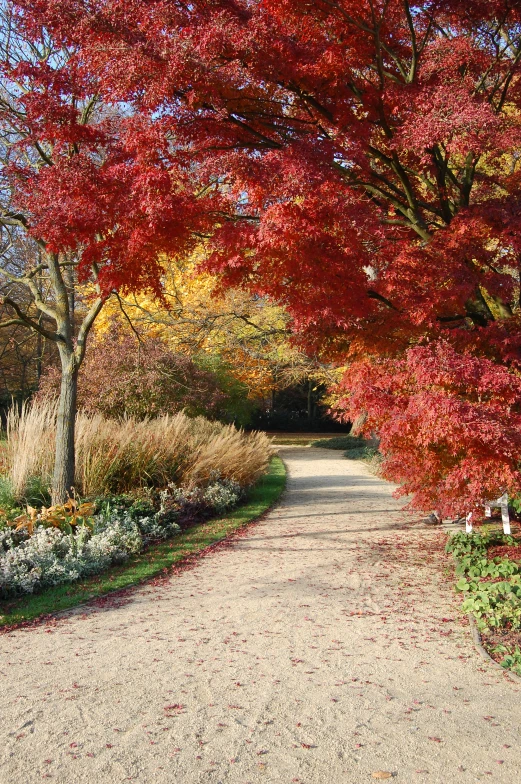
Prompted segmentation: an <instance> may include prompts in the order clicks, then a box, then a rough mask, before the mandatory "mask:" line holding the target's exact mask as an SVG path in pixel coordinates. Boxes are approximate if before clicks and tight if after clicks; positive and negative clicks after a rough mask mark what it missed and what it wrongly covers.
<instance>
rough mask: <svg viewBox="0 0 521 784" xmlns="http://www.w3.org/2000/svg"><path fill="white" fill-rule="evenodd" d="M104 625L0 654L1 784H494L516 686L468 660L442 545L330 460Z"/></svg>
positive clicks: (513, 774)
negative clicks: (227, 540) (249, 524)
mask: <svg viewBox="0 0 521 784" xmlns="http://www.w3.org/2000/svg"><path fill="white" fill-rule="evenodd" d="M283 456H284V458H285V459H286V461H287V464H288V468H289V471H290V480H289V485H288V491H287V493H286V495H285V497H284V501H283V503H282V504H281V505H280V506H279V507H278V508H277V509H275V510H274V511H273V512H271V513H270V514H269V515H268V517H267V518H266V519H265V520H264V521H263V522H262V523H260V524H259V525H257V526H254V527H253V528H251V529H250V531H249V532H248V534H247V535H246V536H245V537H244V538H242V539H239V540H237V542H236V543H235V544H234V545H233V546H232V547H230V548H228V549H223V550H221V551H217V552H215V553H213V554H210V555H208V556H207V557H205V558H204V559H203V560H201V561H200V562H199V563H198V564H197V566H196V567H195V568H194V569H193V570H191V571H187V572H184V573H182V574H181V575H178V576H174V577H172V578H171V579H169V580H168V581H166V582H163V584H159V585H149V586H147V587H145V588H143V589H140V590H138V591H136V592H134V593H132V594H131V596H130V599H129V600H128V601H127V602H126V603H122V604H121V605H120V606H119V607H114V606H110V605H109V606H107V607H106V608H105V609H103V608H96V609H93V610H90V611H89V612H87V613H85V611H84V610H81V611H78V612H76V613H74V614H69V615H67V616H66V617H65V618H63V619H62V620H59V621H58V623H56V624H55V625H54V626H40V627H38V628H36V629H28V630H21V631H17V632H14V633H11V634H9V635H5V636H2V637H0V661H1V663H0V782H1V784H31V783H32V782H36V781H38V782H39V781H40V780H41V779H42V778H49V779H51V780H53V781H55V782H59V783H60V784H82V783H83V782H89V784H106V783H108V782H111V783H112V782H114V783H115V784H119V782H124V781H136V782H139V784H163V782H169V783H170V782H172V783H173V782H176V784H177V783H180V784H196V782H197V783H199V782H212V783H213V784H219V783H220V782H222V783H223V784H228V783H230V784H247V783H248V782H250V783H251V784H257V783H258V782H273V783H275V782H276V783H277V784H279V783H280V784H289V783H290V782H293V783H294V784H297V783H298V784H322V783H323V784H331V783H334V784H343V783H344V782H346V783H349V784H351V783H353V784H355V783H356V784H358V782H364V781H372V780H373V779H372V774H373V773H374V772H375V771H378V770H382V771H389V772H392V773H393V774H394V775H395V776H396V778H395V780H396V781H397V782H404V784H413V783H414V782H440V784H441V783H443V784H448V783H450V782H458V784H459V783H460V782H461V783H462V784H465V783H466V782H477V781H492V782H501V783H503V782H505V784H511V783H512V782H515V781H518V780H519V779H520V777H521V747H520V743H519V741H520V725H521V702H520V698H521V688H520V687H519V686H517V684H513V683H511V682H509V681H507V680H506V679H505V678H504V677H503V675H502V674H501V673H499V674H498V672H497V671H496V670H495V669H493V668H492V667H491V666H489V665H488V664H486V663H484V662H482V661H481V660H480V659H479V657H478V656H477V654H476V653H475V651H474V648H473V646H472V644H471V641H470V635H469V632H468V628H465V627H464V626H462V624H461V621H460V620H459V619H458V609H457V607H458V605H457V603H456V602H455V601H454V598H453V596H452V593H451V590H450V584H449V583H447V582H446V580H445V577H444V563H445V562H444V561H443V558H442V555H441V552H440V545H439V534H438V533H435V532H433V531H432V530H422V529H417V528H416V529H415V528H414V527H411V522H412V521H411V518H409V517H407V516H406V515H404V513H403V512H400V504H399V503H398V502H396V501H394V500H393V499H392V498H391V489H392V488H390V486H389V485H387V484H386V483H384V482H382V481H380V480H379V479H377V478H375V477H374V476H371V475H370V474H369V473H368V472H367V470H366V469H365V467H363V466H362V465H361V464H360V463H355V462H351V461H346V460H343V459H342V458H341V456H340V455H339V453H335V452H328V451H326V450H318V449H287V450H284V452H283Z"/></svg>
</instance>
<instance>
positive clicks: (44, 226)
mask: <svg viewBox="0 0 521 784" xmlns="http://www.w3.org/2000/svg"><path fill="white" fill-rule="evenodd" d="M0 52H1V54H0V68H1V77H0V79H1V82H0V159H1V160H0V167H1V168H0V177H1V180H0V182H1V188H0V198H1V205H0V228H1V232H2V246H1V252H2V265H1V270H0V277H1V279H2V300H1V304H2V307H3V313H4V316H5V318H4V319H3V320H2V322H1V324H0V326H2V327H4V328H6V329H11V328H13V327H15V326H16V327H27V328H28V329H30V330H32V331H33V332H34V333H35V334H37V335H40V336H42V337H43V338H45V339H46V340H47V341H50V342H52V343H54V344H55V345H56V347H57V349H58V352H59V356H60V360H61V392H60V401H59V410H58V422H57V438H56V463H55V473H54V480H53V500H54V501H55V502H58V501H63V500H64V499H65V498H66V497H67V495H68V494H69V493H70V492H71V488H72V486H73V479H74V423H75V411H76V396H77V377H78V370H79V367H80V365H81V363H82V362H83V359H84V356H85V350H86V344H87V338H88V335H89V332H90V330H91V328H92V325H93V323H94V321H95V319H96V318H97V316H98V314H99V313H100V311H101V309H102V307H103V304H104V302H105V301H106V299H107V298H108V297H109V296H110V295H111V294H112V293H113V292H114V291H117V290H124V291H133V290H141V289H146V290H151V291H155V292H156V293H158V292H159V277H160V274H161V265H160V262H159V256H160V254H161V253H164V252H167V251H171V250H172V249H173V248H175V250H176V251H183V250H184V251H186V252H187V253H188V252H190V250H191V249H192V247H193V244H194V242H195V234H196V233H198V232H199V233H200V232H201V231H205V230H207V225H208V216H207V214H203V208H202V199H200V198H198V195H197V194H196V193H195V191H194V183H193V178H192V175H191V172H190V167H189V165H187V164H186V162H185V161H183V160H182V159H180V157H179V156H177V154H176V146H175V142H174V140H173V139H172V138H171V137H167V135H166V134H165V133H164V132H163V129H162V128H161V123H160V122H159V121H158V122H156V123H155V124H153V123H152V122H150V120H147V117H146V116H145V115H144V114H139V113H137V112H135V111H133V110H132V108H131V107H130V106H129V105H128V104H124V103H121V102H118V101H116V100H113V99H111V98H110V97H108V96H106V95H105V94H104V90H103V84H102V82H101V80H100V79H99V78H98V77H97V76H96V75H95V74H94V73H93V72H92V71H85V69H83V68H82V67H81V65H82V64H81V61H80V57H79V54H78V50H77V48H75V47H74V45H73V44H72V43H71V44H69V43H67V42H66V41H65V40H64V39H63V37H60V36H59V35H54V34H53V33H52V31H51V30H50V27H49V25H46V24H45V20H43V21H42V20H39V19H37V18H36V17H35V16H34V15H32V14H31V13H29V12H27V9H26V8H25V5H24V4H23V3H16V2H12V3H11V2H6V3H3V4H2V6H1V38H0ZM21 246H24V247H25V252H24V253H20V247H21ZM21 292H23V294H22V293H21ZM7 314H8V315H7Z"/></svg>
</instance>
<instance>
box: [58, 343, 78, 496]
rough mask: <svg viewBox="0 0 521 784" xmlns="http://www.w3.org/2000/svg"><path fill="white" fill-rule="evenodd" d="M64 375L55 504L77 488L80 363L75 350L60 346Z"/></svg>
mask: <svg viewBox="0 0 521 784" xmlns="http://www.w3.org/2000/svg"><path fill="white" fill-rule="evenodd" d="M60 358H61V363H62V378H61V389H60V400H59V404H58V421H57V427H56V460H55V464H54V477H53V483H52V502H53V504H63V503H65V501H66V500H67V498H69V497H70V496H71V495H72V493H73V492H74V491H73V488H74V471H75V451H74V430H75V424H76V396H77V387H78V366H77V362H76V357H75V356H74V353H73V352H72V353H71V352H70V351H68V350H67V349H66V348H62V347H60Z"/></svg>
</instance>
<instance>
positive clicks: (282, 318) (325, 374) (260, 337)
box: [96, 244, 335, 401]
mask: <svg viewBox="0 0 521 784" xmlns="http://www.w3.org/2000/svg"><path fill="white" fill-rule="evenodd" d="M210 251H211V246H210V245H208V244H206V245H201V247H200V248H198V249H197V251H196V253H195V254H193V256H192V257H191V258H177V257H173V258H169V259H164V260H163V261H162V265H163V269H164V272H163V275H162V277H161V295H162V296H161V298H160V299H158V298H157V297H155V296H154V295H153V294H146V293H143V292H141V293H133V294H128V295H121V296H118V297H112V298H111V300H109V302H107V305H106V306H105V309H104V311H103V315H102V316H101V318H100V319H98V321H97V325H96V333H97V334H98V335H99V337H100V345H101V338H102V335H103V333H104V332H105V331H109V330H110V328H111V325H112V323H113V322H114V320H115V319H116V320H117V322H118V323H119V324H120V325H121V327H122V328H124V327H125V326H127V329H128V330H129V331H130V332H132V331H134V334H135V337H136V339H137V340H138V341H139V340H140V336H141V335H144V336H147V337H154V338H158V339H159V340H161V341H162V342H163V343H165V344H166V345H167V346H168V347H169V348H170V349H171V350H172V351H174V352H175V353H181V354H184V355H186V356H188V357H190V358H193V359H195V360H196V362H197V361H198V362H200V363H201V364H202V366H203V367H204V366H207V367H210V368H211V367H215V368H218V367H222V368H223V369H224V371H225V372H226V373H227V374H230V375H231V376H232V377H233V378H235V379H236V380H237V382H239V384H240V385H241V387H242V389H243V390H244V394H247V396H248V397H249V399H250V400H252V401H259V400H262V399H267V398H270V397H271V395H272V393H273V392H274V391H276V390H282V389H286V388H288V387H290V386H291V385H294V384H297V383H300V382H302V381H304V380H306V381H307V380H309V381H310V383H311V384H312V385H313V386H315V385H316V383H317V382H320V383H324V381H326V380H328V381H329V382H330V383H331V382H332V380H333V378H334V377H335V373H334V371H333V369H330V368H328V366H327V365H326V363H324V362H322V361H321V358H320V357H319V356H309V355H308V354H306V353H305V352H304V351H303V350H302V348H300V347H299V346H298V344H297V343H296V341H294V340H293V334H292V330H291V319H290V317H289V314H288V313H287V312H286V311H285V310H284V309H283V308H282V307H281V306H280V305H278V304H277V303H275V302H273V300H271V299H269V298H261V297H258V296H255V295H252V294H251V293H249V292H248V291H245V290H244V289H238V288H232V287H227V288H224V289H223V287H222V285H221V283H220V278H219V276H217V275H212V274H210V273H209V272H205V271H203V270H202V269H201V267H202V265H203V264H204V261H205V259H206V256H205V254H206V252H210Z"/></svg>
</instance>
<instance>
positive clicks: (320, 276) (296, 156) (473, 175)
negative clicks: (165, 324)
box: [23, 0, 521, 512]
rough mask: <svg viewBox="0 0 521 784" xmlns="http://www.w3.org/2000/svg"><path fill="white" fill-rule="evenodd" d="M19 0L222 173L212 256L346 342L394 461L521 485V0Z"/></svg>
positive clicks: (416, 486) (446, 486) (118, 92)
mask: <svg viewBox="0 0 521 784" xmlns="http://www.w3.org/2000/svg"><path fill="white" fill-rule="evenodd" d="M23 5H24V6H25V7H27V8H30V9H31V12H32V18H33V20H34V21H35V24H41V23H42V21H45V23H46V24H50V25H51V26H52V28H53V31H54V32H55V34H56V35H57V36H58V38H59V39H60V40H63V41H67V42H68V43H69V44H72V45H74V46H77V47H79V48H80V50H81V53H82V55H81V64H80V66H79V67H80V68H82V69H83V70H84V71H85V72H91V73H96V74H99V75H100V77H99V78H100V79H102V81H103V85H104V89H105V90H107V91H108V93H109V94H110V95H111V96H113V100H115V99H118V100H125V101H127V102H128V104H129V105H132V106H134V107H135V109H136V110H139V111H140V112H143V113H145V114H146V113H148V115H149V117H150V118H151V121H153V122H154V123H155V124H156V126H157V127H160V128H161V130H162V132H164V133H168V134H171V135H172V137H174V138H175V139H176V141H177V144H179V145H181V146H182V147H183V149H184V150H185V151H186V154H187V155H190V157H191V161H192V166H193V167H194V170H195V169H196V170H197V175H198V177H199V178H200V179H201V180H202V182H203V184H206V186H207V187H209V188H210V187H211V184H212V183H218V187H219V190H220V193H221V194H222V196H223V197H225V198H226V199H227V200H228V201H229V203H230V205H231V210H232V211H234V212H236V219H234V220H227V221H224V220H223V221H222V222H221V225H220V228H219V231H218V232H216V233H215V234H214V236H213V243H214V254H213V257H212V258H211V262H210V263H211V266H212V269H214V270H218V271H219V272H220V273H221V274H223V275H224V277H225V279H226V280H227V281H228V283H230V284H233V285H237V284H243V285H245V286H247V287H249V288H250V289H251V290H254V291H256V292H258V293H259V294H261V295H264V294H269V295H270V296H272V297H273V298H274V299H275V300H278V301H281V302H283V303H284V304H286V306H287V307H288V309H289V311H290V312H291V313H292V315H293V318H294V326H295V328H297V329H300V330H301V333H302V340H303V342H304V343H306V344H308V345H310V346H315V347H316V346H320V347H321V348H322V350H327V351H328V352H329V354H330V356H338V357H342V358H343V359H344V360H345V358H346V356H347V357H348V358H349V360H350V363H351V370H350V372H349V375H348V376H347V377H346V379H345V383H344V391H345V393H346V396H347V397H346V400H345V403H344V405H345V406H353V405H354V406H355V408H358V409H359V408H363V409H366V410H367V411H368V414H369V416H368V419H367V424H368V427H371V426H374V427H377V428H378V430H379V431H380V433H381V435H382V448H383V450H384V452H385V453H386V456H387V460H386V463H385V465H384V470H386V471H387V475H388V476H389V477H390V478H393V479H395V480H398V481H400V482H403V483H404V485H403V488H404V491H408V492H413V493H416V501H417V503H418V504H419V505H423V504H424V503H425V502H426V495H425V493H423V494H422V492H423V491H422V488H425V487H428V499H427V500H428V502H429V503H432V504H433V505H435V506H437V507H439V508H440V509H442V510H446V511H451V510H452V511H458V512H459V511H461V509H462V508H469V507H470V506H472V505H473V504H475V503H477V502H479V501H480V500H483V498H484V497H487V496H490V495H493V494H495V493H497V492H500V491H503V490H505V489H507V490H509V491H510V492H516V491H517V490H518V489H519V487H520V485H521V475H520V473H519V461H520V455H521V440H520V438H521V437H520V435H519V433H520V432H521V428H520V425H521V395H520V392H519V377H520V371H521V340H520V329H519V327H520V314H521V310H520V296H521V295H520V282H519V278H520V252H521V247H520V244H519V222H520V208H521V200H520V196H521V190H520V175H519V166H518V162H519V156H520V152H521V114H520V110H521V80H520V78H519V69H520V61H521V9H520V7H519V4H518V3H517V2H513V0H487V2H485V1H484V0H429V2H409V0H356V2H355V0H313V2H310V1H309V0H235V1H234V0H194V1H193V2H191V3H189V4H185V3H183V2H178V1H177V0H152V2H150V1H147V2H144V0H134V2H131V3H129V2H122V1H121V0H89V2H86V1H84V0H74V2H71V3H68V4H67V7H66V9H64V8H63V4H61V3H58V2H56V0H24V2H23ZM424 349H425V351H426V352H427V353H426V354H425V355H424V354H422V353H421V351H422V350H424ZM422 358H423V359H422ZM427 360H428V361H427ZM427 369H428V372H427ZM424 370H425V372H424ZM462 379H466V382H465V383H464V384H463V383H462ZM471 382H472V383H471ZM423 411H428V412H429V417H428V418H425V417H424V420H423V421H424V422H425V421H427V419H428V420H429V421H430V422H431V423H432V422H443V423H444V424H443V426H440V427H437V428H434V427H431V428H425V427H422V426H421V416H422V412H423ZM396 422H399V427H398V428H396V427H395V426H394V424H393V423H396ZM461 422H464V423H465V427H461V426H460V423H461ZM411 454H414V462H413V461H412V460H411V459H410V455H411ZM483 465H488V466H490V467H492V466H493V467H494V470H493V471H490V472H488V473H487V472H484V471H483V470H482V467H483Z"/></svg>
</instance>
